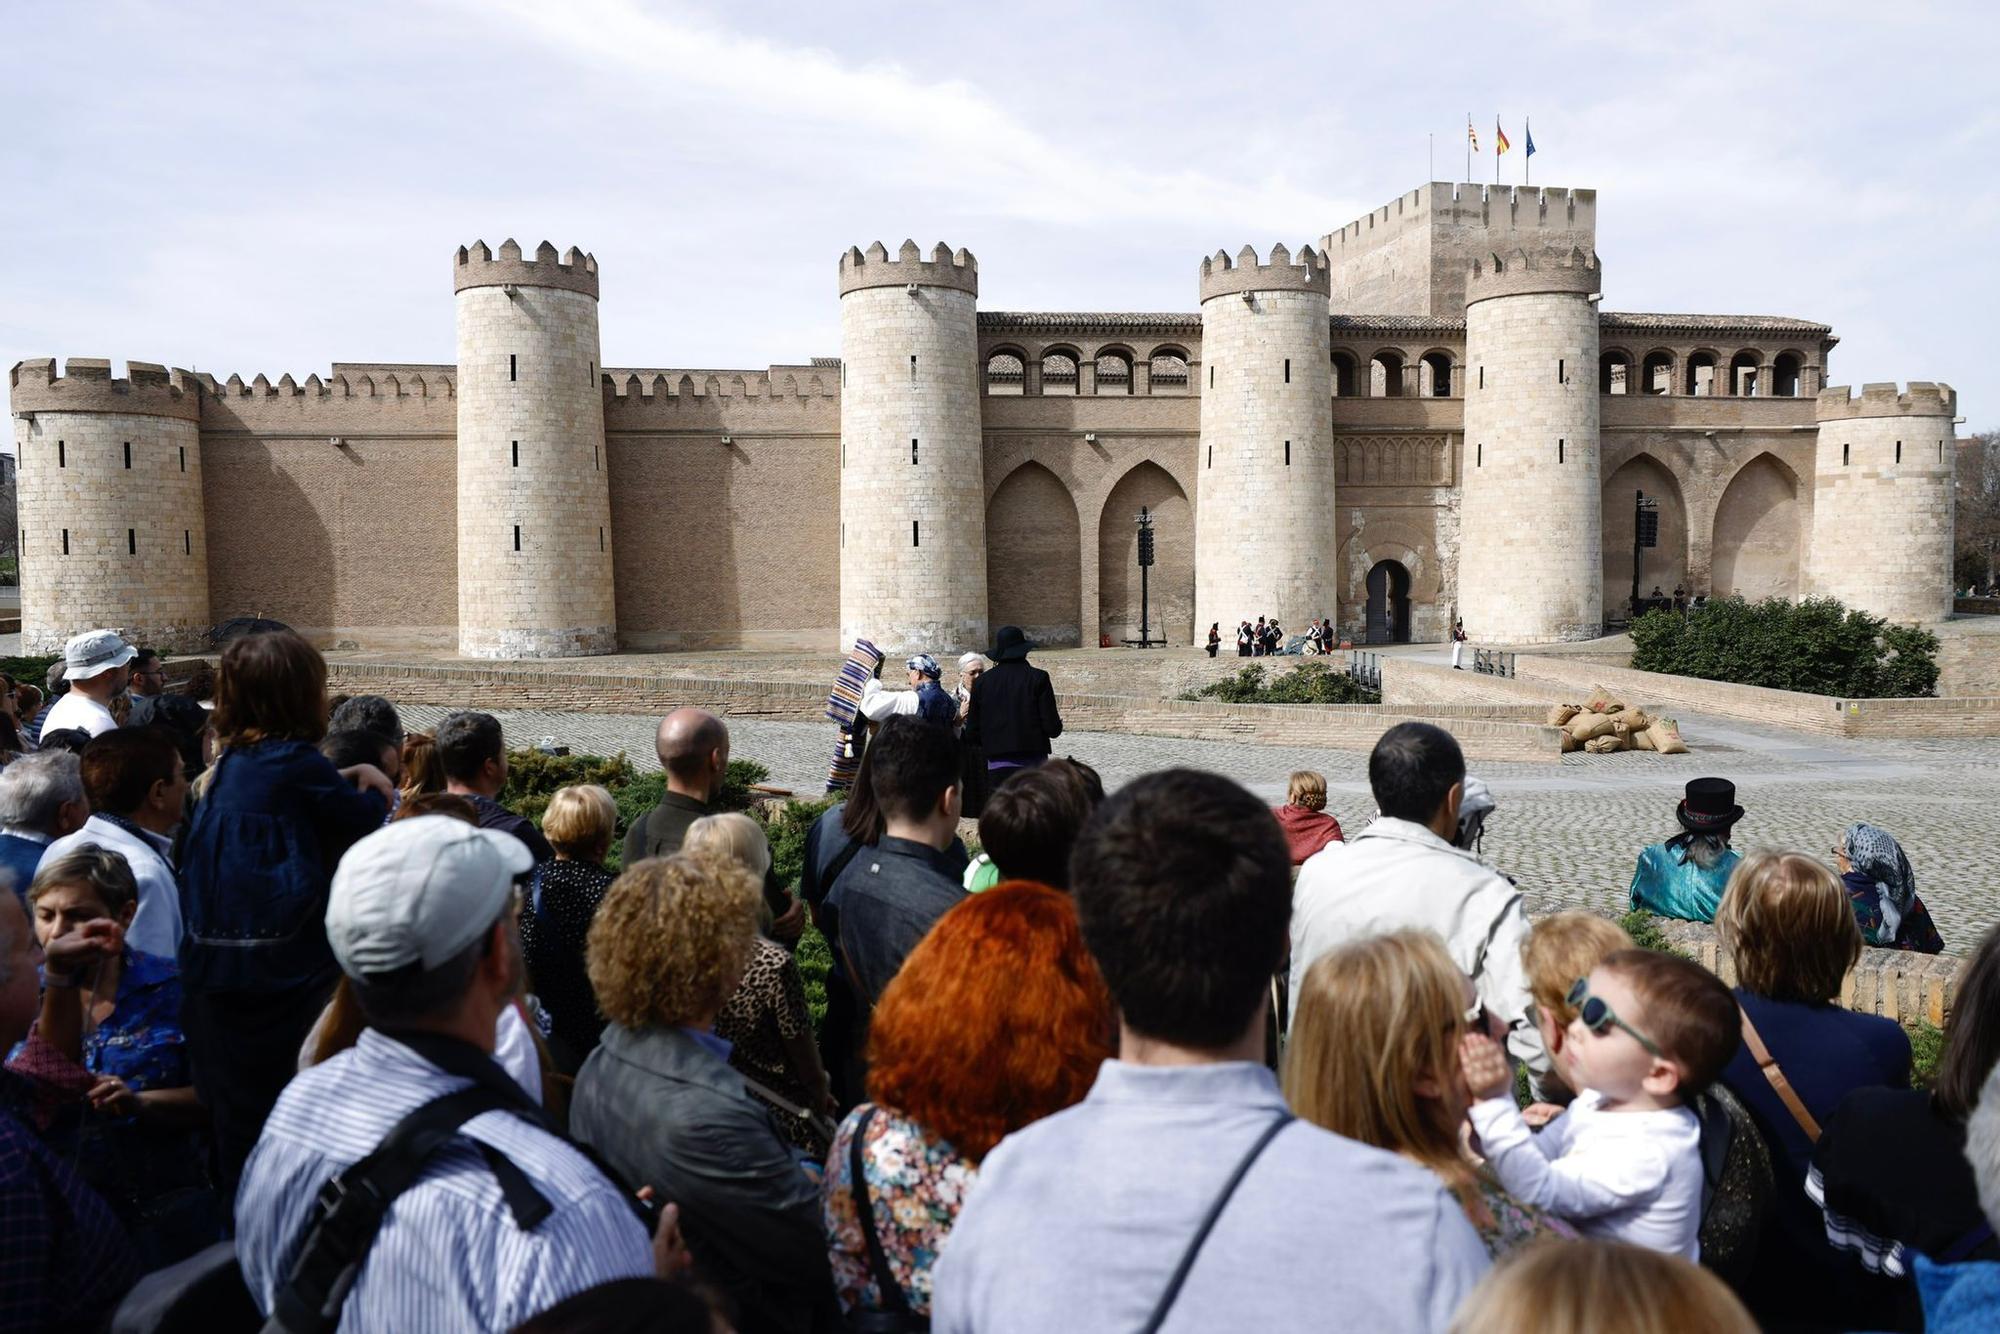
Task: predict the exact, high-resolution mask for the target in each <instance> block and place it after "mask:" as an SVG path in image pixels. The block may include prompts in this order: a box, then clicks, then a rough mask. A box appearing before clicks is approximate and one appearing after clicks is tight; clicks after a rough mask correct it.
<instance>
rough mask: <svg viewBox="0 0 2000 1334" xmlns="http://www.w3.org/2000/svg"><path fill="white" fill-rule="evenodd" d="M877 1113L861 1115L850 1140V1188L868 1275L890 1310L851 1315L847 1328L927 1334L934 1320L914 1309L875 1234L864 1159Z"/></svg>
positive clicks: (856, 1333)
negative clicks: (870, 1125)
mask: <svg viewBox="0 0 2000 1334" xmlns="http://www.w3.org/2000/svg"><path fill="white" fill-rule="evenodd" d="M877 1110H878V1109H877V1108H874V1107H870V1108H869V1109H868V1110H867V1111H865V1112H863V1113H862V1114H861V1120H860V1121H858V1122H857V1123H856V1124H855V1127H854V1138H853V1139H851V1140H849V1141H848V1144H847V1178H848V1180H847V1185H848V1189H849V1190H850V1191H851V1192H852V1193H853V1195H854V1216H855V1217H856V1218H858V1219H860V1220H861V1239H862V1241H863V1242H864V1243H866V1245H867V1247H868V1275H869V1277H870V1278H873V1279H874V1280H875V1291H876V1292H877V1293H879V1294H880V1295H881V1298H882V1304H883V1305H884V1306H885V1307H887V1308H888V1309H887V1310H883V1311H853V1312H850V1313H849V1314H848V1317H847V1328H848V1330H849V1331H850V1334H927V1331H928V1330H929V1329H930V1327H931V1318H930V1317H929V1316H927V1315H918V1314H917V1313H916V1312H915V1311H912V1310H911V1309H910V1300H909V1298H907V1297H905V1296H904V1295H903V1285H902V1284H900V1283H898V1282H896V1276H895V1275H894V1274H893V1273H891V1272H890V1270H889V1257H888V1256H887V1255H886V1254H884V1253H883V1251H882V1238H881V1237H879V1236H877V1235H876V1233H875V1205H874V1203H873V1202H872V1201H871V1200H870V1199H869V1197H868V1175H867V1172H866V1169H865V1167H864V1164H863V1163H862V1157H863V1152H864V1148H863V1142H864V1141H865V1140H866V1139H867V1138H868V1123H869V1122H871V1121H873V1120H874V1119H875V1113H876V1111H877Z"/></svg>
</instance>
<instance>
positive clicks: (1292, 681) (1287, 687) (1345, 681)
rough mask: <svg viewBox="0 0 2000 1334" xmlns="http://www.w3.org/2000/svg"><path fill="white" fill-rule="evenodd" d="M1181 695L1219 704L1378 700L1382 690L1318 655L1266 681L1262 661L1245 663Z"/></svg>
mask: <svg viewBox="0 0 2000 1334" xmlns="http://www.w3.org/2000/svg"><path fill="white" fill-rule="evenodd" d="M1181 698H1182V699H1189V700H1200V699H1207V700H1214V701H1216V702H1218V703H1222V704H1380V703H1381V702H1382V692H1381V691H1379V690H1375V689H1372V688H1370V687H1368V686H1365V685H1362V684H1361V682H1359V681H1357V680H1355V679H1354V678H1353V677H1351V676H1349V675H1348V674H1347V673H1346V672H1340V671H1335V670H1334V669H1333V668H1332V667H1329V666H1328V665H1327V664H1326V663H1325V662H1324V661H1323V660H1322V659H1319V658H1307V659H1306V660H1305V661H1303V662H1301V663H1300V664H1299V665H1298V666H1297V667H1295V668H1293V669H1292V670H1291V671H1289V672H1280V673H1278V674H1277V675H1275V676H1273V677H1271V678H1270V679H1269V680H1268V681H1267V680H1266V679H1265V677H1264V667H1263V665H1262V664H1256V665H1253V666H1249V667H1245V668H1243V669H1242V670H1240V671H1238V672H1237V673H1236V675H1234V676H1226V677H1224V678H1223V679H1222V680H1220V681H1216V682H1212V683H1211V684H1209V685H1205V686H1200V687H1198V688H1196V689H1194V690H1185V691H1182V692H1181Z"/></svg>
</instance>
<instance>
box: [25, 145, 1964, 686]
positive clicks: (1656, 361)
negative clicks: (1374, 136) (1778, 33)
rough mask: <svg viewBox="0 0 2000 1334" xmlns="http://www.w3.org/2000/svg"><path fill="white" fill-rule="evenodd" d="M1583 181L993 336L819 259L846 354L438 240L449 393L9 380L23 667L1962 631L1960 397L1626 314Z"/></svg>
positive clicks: (418, 384)
mask: <svg viewBox="0 0 2000 1334" xmlns="http://www.w3.org/2000/svg"><path fill="white" fill-rule="evenodd" d="M1596 207H1597V196H1596V192H1595V191H1592V190H1564V189H1549V188H1540V187H1536V188H1511V187H1505V186H1475V185H1453V184H1448V183H1439V182H1433V183H1431V184H1428V185H1426V186H1423V187H1422V188H1420V189H1417V190H1413V191H1411V192H1409V193H1408V194H1405V195H1402V196H1400V197H1399V198H1397V199H1396V200H1394V201H1393V202H1391V203H1390V204H1388V205H1386V206H1385V207H1382V208H1378V209H1376V210H1374V211H1373V212H1371V213H1369V214H1368V215H1367V216H1366V217H1363V218H1361V219H1360V220H1358V221H1356V222H1352V223H1349V224H1348V225H1347V226H1345V227H1342V228H1341V229H1340V230H1339V231H1336V232H1334V233H1332V234H1330V235H1328V236H1325V237H1323V238H1322V239H1321V240H1320V242H1319V243H1318V245H1317V246H1313V245H1308V246H1305V247H1303V248H1302V249H1300V250H1299V251H1298V252H1297V253H1296V254H1294V253H1292V252H1291V251H1289V250H1287V249H1286V248H1285V247H1284V246H1282V245H1279V246H1274V247H1273V248H1272V249H1271V250H1270V251H1269V252H1268V254H1267V256H1263V257H1260V256H1259V255H1258V254H1257V253H1256V252H1255V251H1254V250H1252V249H1250V248H1248V247H1245V248H1244V249H1243V250H1242V251H1241V252H1240V253H1238V254H1237V255H1235V256H1233V257H1232V256H1231V255H1229V254H1228V253H1226V252H1222V251H1218V252H1217V253H1216V254H1215V255H1213V256H1211V257H1209V258H1206V259H1203V260H1202V261H1201V262H1200V265H1199V274H1198V287H1197V292H1198V296H1199V310H1198V312H1196V313H1185V314H1183V313H1172V314H1153V313H1089V314H1084V313H1062V312H1058V313H1016V312H998V311H981V310H980V309H979V308H978V294H979V273H978V266H977V264H976V262H975V261H974V259H973V257H972V255H970V254H969V253H968V252H966V251H965V250H957V251H953V250H949V249H947V248H946V247H944V246H942V245H940V246H938V247H937V248H936V249H935V250H933V251H931V252H929V253H928V254H926V253H925V252H923V251H921V250H919V249H918V247H917V246H915V245H914V244H911V243H908V242H906V243H904V245H903V246H902V248H901V249H900V251H898V252H896V253H893V254H892V253H890V252H889V251H887V250H886V249H885V248H884V247H883V246H882V245H881V244H879V243H877V244H875V245H873V246H871V247H869V248H868V249H867V250H866V251H862V250H858V249H850V250H849V251H848V252H847V253H846V254H845V255H843V256H841V258H840V261H839V265H838V278H839V300H840V304H841V349H840V352H841V355H840V356H839V357H838V358H814V359H812V360H810V361H807V362H803V363H799V364H790V365H775V366H771V367H769V368H767V369H765V370H756V371H751V370H716V369H698V368H671V369H670V368H664V367H607V366H604V365H602V364H601V363H600V360H599V356H598V335H597V302H598V295H599V291H598V286H599V271H598V265H597V261H596V259H595V258H594V257H593V256H591V255H588V254H584V253H581V252H579V251H577V250H575V249H572V250H570V251H569V252H567V253H566V254H562V255H558V253H557V252H556V250H555V248H554V247H553V246H551V245H549V244H547V243H546V242H544V243H543V244H542V246H541V247H540V248H539V249H538V250H537V251H536V252H535V253H533V254H532V255H529V254H525V253H523V252H522V250H521V248H520V247H519V246H517V245H515V244H514V243H513V242H512V241H509V242H507V243H506V244H504V245H502V246H501V247H500V248H499V249H498V250H497V251H491V250H489V249H488V248H487V247H486V246H485V245H484V244H477V245H474V246H472V247H470V248H469V249H467V248H461V249H460V250H459V251H458V252H457V254H456V256H455V257H454V262H453V266H452V273H453V287H454V291H455V293H456V301H457V344H458V346H457V357H456V360H455V362H454V363H453V364H450V365H444V364H436V365H412V364H385V363H376V362H340V363H335V364H334V365H333V367H332V370H331V373H330V374H329V375H328V376H327V377H325V378H322V377H321V376H319V375H317V374H313V375H308V376H307V377H306V378H305V379H304V380H303V381H298V380H295V379H294V378H293V377H292V376H290V375H285V376H283V377H281V378H280V379H279V380H278V381H277V382H275V383H273V382H271V381H270V380H269V379H267V378H266V377H265V376H263V375H258V376H256V377H255V378H254V379H252V380H250V381H249V382H247V383H246V382H245V381H244V380H242V379H241V378H240V377H238V376H234V375H232V376H230V377H229V378H228V379H227V380H218V379H216V378H215V377H214V376H212V375H207V374H195V373H190V372H187V371H181V370H168V369H166V368H165V367H162V366H158V365H150V364H146V363H142V362H131V363H129V364H128V375H127V377H126V378H124V379H114V378H112V376H111V366H110V363H109V362H107V361H101V360H86V359H83V358H71V359H70V360H69V362H68V364H67V365H66V366H65V367H63V368H62V369H61V371H60V373H59V372H58V369H57V366H56V363H55V362H54V361H53V360H35V361H25V362H22V363H20V364H18V365H17V366H15V367H14V368H13V372H12V407H13V415H14V423H15V427H14V429H15V444H16V449H17V451H18V457H19V461H20V468H19V488H20V507H19V513H20V519H19V527H20V531H19V534H18V537H19V542H20V551H21V570H22V615H23V631H24V636H25V643H26V645H27V647H28V648H29V649H30V651H35V650H46V649H50V648H53V647H55V646H58V645H59V644H60V643H61V641H62V640H63V638H64V637H66V636H67V635H69V634H71V633H73V632H74V631H76V630H78V629H81V628H85V627H91V626H103V625H109V626H117V627H120V628H122V629H123V630H125V631H126V632H127V633H128V635H130V636H132V637H134V638H136V639H139V640H143V641H146V642H149V643H156V644H159V645H161V646H164V647H172V648H189V647H194V646H196V644H198V643H199V642H200V641H201V637H202V632H203V631H204V630H206V628H207V627H208V626H209V625H210V624H212V623H215V622H219V621H222V620H224V619H227V618H230V617H234V616H242V615H261V616H269V617H275V618H277V619H280V620H283V621H285V622H287V623H289V624H291V625H293V626H295V627H297V628H299V629H300V630H302V631H304V632H306V633H308V634H309V635H311V636H313V637H314V638H315V639H317V640H319V641H320V642H323V643H327V644H331V645H342V646H353V647H360V648H382V649H391V650H415V649H422V650H430V651H446V652H450V651H456V652H457V653H459V654H462V655H465V656H471V657H503V658H513V657H524V658H534V657H560V656H566V655H576V654H590V653H602V652H609V651H612V650H614V649H619V648H626V649H635V650H647V649H679V648H711V647H744V648H794V649H801V650H812V651H824V650H828V649H832V648H834V647H835V645H836V644H837V643H840V642H843V641H846V640H849V639H852V638H853V637H854V636H856V635H866V636H867V637H869V638H872V639H874V640H875V641H876V642H878V643H880V644H883V645H884V646H885V647H887V648H889V649H891V650H892V651H902V650H906V649H908V650H914V649H917V648H923V649H929V650H932V651H934V652H939V653H943V652H956V651H959V650H961V649H964V648H976V647H982V646H984V645H985V644H986V643H987V642H988V635H989V632H990V630H991V629H992V628H994V627H997V626H999V625H1002V624H1018V625H1021V626H1024V627H1026V628H1027V630H1028V632H1029V633H1030V634H1031V635H1033V636H1034V637H1035V638H1036V639H1038V640H1041V641H1042V642H1044V643H1048V644H1052V645H1064V644H1095V643H1098V642H1100V641H1101V640H1106V639H1108V640H1109V641H1111V642H1114V643H1115V642H1118V641H1121V640H1125V639H1136V638H1137V637H1138V635H1139V628H1140V572H1139V568H1138V565H1137V548H1138V532H1137V526H1136V524H1135V519H1136V517H1137V516H1138V514H1139V512H1140V510H1141V509H1142V507H1143V508H1144V509H1145V510H1146V512H1147V513H1148V514H1149V515H1150V516H1151V517H1152V519H1153V521H1154V523H1155V533H1156V539H1157V552H1158V560H1157V564H1156V565H1155V566H1154V567H1153V568H1152V569H1151V571H1150V603H1149V610H1150V614H1151V622H1150V628H1151V630H1152V632H1153V634H1154V635H1155V636H1158V635H1160V634H1162V633H1164V634H1165V636H1166V638H1167V640H1168V642H1169V643H1174V644H1183V645H1184V644H1191V643H1197V642H1199V641H1200V640H1201V639H1203V638H1204V637H1205V636H1206V633H1207V629H1208V626H1209V625H1210V623H1211V622H1219V623H1220V624H1221V626H1222V630H1223V636H1224V639H1225V641H1228V642H1229V643H1230V645H1231V646H1232V647H1233V627H1234V626H1235V624H1236V623H1237V622H1238V621H1239V620H1243V619H1252V618H1255V617H1257V616H1260V615H1264V616H1273V615H1274V616H1276V617H1277V618H1278V619H1279V620H1280V621H1281V622H1282V623H1283V624H1284V625H1286V626H1287V627H1289V628H1293V629H1303V628H1304V626H1305V624H1306V623H1307V622H1308V621H1309V620H1310V619H1312V618H1313V617H1315V616H1327V617H1331V618H1333V619H1334V620H1335V622H1336V623H1337V624H1338V625H1339V626H1340V628H1341V630H1342V632H1343V633H1344V634H1346V635H1348V636H1351V637H1352V638H1353V639H1354V640H1355V641H1356V642H1387V641H1396V640H1439V639H1443V638H1445V637H1446V635H1447V633H1448V630H1449V627H1450V625H1451V620H1452V617H1453V616H1454V615H1457V616H1462V617H1463V618H1464V622H1465V626H1466V629H1467V632H1468V634H1469V635H1470V636H1471V637H1472V638H1473V639H1475V640H1479V641H1484V642H1491V643H1534V642H1547V641H1554V640H1566V639H1577V638H1587V637H1590V636H1592V635H1595V634H1597V633H1599V632H1600V631H1601V629H1602V627H1603V625H1604V623H1605V620H1606V618H1607V617H1609V616H1622V615H1623V614H1624V610H1625V607H1626V600H1627V598H1628V597H1629V595H1630V591H1631V580H1632V548H1633V530H1634V524H1635V502H1636V495H1635V493H1638V492H1643V493H1644V494H1645V496H1646V497H1647V498H1649V499H1651V500H1656V501H1657V502H1658V515H1659V535H1660V536H1659V546H1658V547H1657V548H1655V549H1653V550H1650V551H1648V552H1647V553H1646V564H1645V566H1644V569H1643V572H1642V579H1643V583H1644V585H1645V588H1644V589H1643V590H1642V591H1648V592H1649V591H1650V590H1651V588H1652V587H1653V586H1658V587H1661V588H1663V589H1668V590H1671V589H1673V588H1675V587H1676V586H1677V585H1678V586H1684V587H1686V588H1687V589H1688V591H1689V592H1690V593H1691V594H1692V593H1706V594H1710V595H1723V594H1728V593H1742V594H1744V595H1746V596H1749V597H1753V598H1755V597H1761V596H1764V595H1768V594H1786V595H1800V594H1805V593H1812V592H1826V593H1832V594H1835V595H1837V596H1839V597H1841V598H1843V599H1844V600H1846V601H1848V602H1850V603H1852V604H1855V605H1858V606H1862V607H1865V608H1868V609H1869V610H1871V611H1874V612H1877V613H1879V614H1882V615H1885V616H1888V617H1891V618H1892V619H1895V620H1899V621H1931V620H1937V619H1941V618H1942V617H1944V616H1945V615H1947V614H1948V613H1949V611H1950V609H1951V601H1950V587H1949V583H1950V578H1951V554H1952V495H1951V487H1952V470H1953V457H1952V456H1953V450H1952V448H1951V446H1952V444H1953V435H1954V428H1953V419H1954V417H1955V416H1956V403H1955V400H1954V395H1953V393H1952V391H1951V389H1950V388H1949V387H1948V386H1943V385H1935V384H1929V383H1921V382H1912V383H1911V384H1910V385H1909V386H1908V388H1907V390H1904V391H1899V390H1898V387H1897V386H1895V385H1893V384H1890V385H1878V384H1871V385H1868V386H1866V387H1865V388H1864V389H1863V391H1862V393H1861V394H1860V395H1859V396H1858V397H1857V396H1855V395H1853V394H1851V393H1850V392H1849V391H1848V390H1847V389H1845V388H1826V387H1824V384H1825V379H1826V365H1827V358H1828V356H1829V354H1830V353H1831V351H1832V349H1833V347H1834V344H1835V342H1836V339H1835V338H1834V336H1833V333H1832V331H1831V329H1829V328H1828V327H1827V326H1826V325H1823V324H1815V323H1811V322H1808V321H1804V320H1794V319H1783V318H1776V317H1770V316H1750V315H1744V316H1720V315H1652V314H1645V315H1632V314H1614V313H1611V312H1607V311H1601V310H1600V309H1599V308H1598V302H1599V300H1600V298H1601V293H1602V290H1603V274H1602V271H1601V268H1600V266H1599V262H1598V259H1597V254H1596Z"/></svg>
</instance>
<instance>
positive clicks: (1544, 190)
mask: <svg viewBox="0 0 2000 1334" xmlns="http://www.w3.org/2000/svg"><path fill="white" fill-rule="evenodd" d="M1434 223H1435V224H1437V225H1440V226H1445V225H1448V226H1453V227H1461V228H1462V227H1479V228H1484V229H1486V230H1488V231H1497V232H1502V233H1506V232H1531V233H1532V232H1583V233H1586V234H1588V235H1590V236H1593V237H1594V236H1595V235H1596V233H1597V191H1595V190H1584V189H1577V190H1572V189H1566V188H1564V187H1561V186H1553V185H1472V184H1459V183H1453V182H1451V181H1431V182H1430V183H1428V184H1426V185H1421V186H1419V187H1417V188H1416V189H1414V190H1411V191H1409V192H1408V193H1407V194H1401V195H1397V196H1396V198H1394V199H1392V200H1391V201H1389V202H1388V203H1387V204H1384V205H1383V206H1382V207H1380V208H1375V209H1370V210H1369V211H1368V212H1367V213H1365V214H1363V215H1362V216H1361V217H1359V218H1356V219H1355V220H1354V221H1353V222H1350V223H1348V224H1347V225H1346V226H1344V227H1341V228H1340V229H1338V230H1337V231H1333V232H1329V233H1327V235H1326V236H1325V237H1323V238H1322V239H1321V242H1320V244H1321V246H1322V247H1323V248H1324V249H1326V250H1327V251H1329V252H1331V253H1332V255H1333V258H1334V259H1335V260H1338V259H1340V258H1342V257H1343V256H1344V253H1346V252H1351V251H1366V250H1372V249H1374V248H1375V247H1376V246H1378V245H1381V244H1383V243H1384V242H1386V241H1388V240H1390V239H1392V238H1393V237H1395V236H1396V235H1398V234H1399V233H1402V232H1405V231H1408V230H1410V229H1412V228H1425V227H1429V226H1431V225H1433V224H1434ZM1525 239H1526V238H1521V240H1522V241H1523V242H1525Z"/></svg>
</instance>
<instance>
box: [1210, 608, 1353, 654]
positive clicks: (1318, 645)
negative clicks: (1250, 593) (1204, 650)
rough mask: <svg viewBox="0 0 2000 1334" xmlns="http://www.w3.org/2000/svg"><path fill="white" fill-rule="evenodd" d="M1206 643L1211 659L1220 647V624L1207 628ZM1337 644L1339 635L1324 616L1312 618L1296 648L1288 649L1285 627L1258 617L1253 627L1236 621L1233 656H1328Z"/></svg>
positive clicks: (1276, 621)
mask: <svg viewBox="0 0 2000 1334" xmlns="http://www.w3.org/2000/svg"><path fill="white" fill-rule="evenodd" d="M1207 643H1208V656H1209V657H1211V658H1212V657H1214V656H1215V655H1216V652H1217V650H1219V649H1220V648H1221V647H1222V623H1221V622H1220V621H1217V622H1215V623H1213V624H1211V625H1210V626H1209V627H1208V641H1207ZM1339 644H1340V632H1339V631H1337V630H1335V629H1334V628H1333V622H1332V621H1331V620H1329V619H1327V618H1326V617H1324V616H1315V617H1313V621H1312V624H1311V625H1309V626H1307V627H1306V632H1305V634H1304V636H1303V637H1302V638H1301V640H1300V642H1299V644H1298V645H1297V647H1291V646H1288V644H1287V643H1286V637H1285V630H1284V627H1283V626H1281V625H1279V624H1278V618H1277V617H1275V616H1271V617H1264V616H1259V617H1258V618H1257V620H1256V622H1255V623H1254V624H1252V623H1251V622H1249V621H1239V622H1238V623H1237V626H1236V656H1237V657H1239V658H1268V657H1274V656H1276V655H1278V654H1281V653H1305V654H1319V653H1331V652H1333V651H1334V649H1335V648H1337V647H1338V646H1339Z"/></svg>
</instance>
